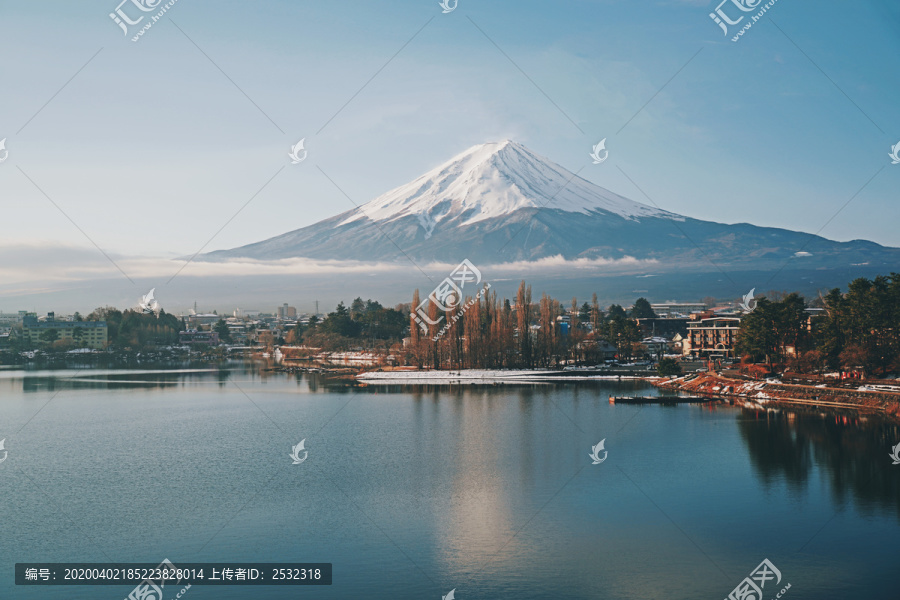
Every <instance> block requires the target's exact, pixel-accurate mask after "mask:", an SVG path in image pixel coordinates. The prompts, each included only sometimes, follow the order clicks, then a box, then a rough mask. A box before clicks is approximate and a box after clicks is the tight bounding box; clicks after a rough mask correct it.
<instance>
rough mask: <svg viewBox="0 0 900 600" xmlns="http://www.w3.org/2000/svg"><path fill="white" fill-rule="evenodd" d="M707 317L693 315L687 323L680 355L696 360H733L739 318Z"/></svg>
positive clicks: (739, 324) (739, 328) (739, 325)
mask: <svg viewBox="0 0 900 600" xmlns="http://www.w3.org/2000/svg"><path fill="white" fill-rule="evenodd" d="M707 315H709V316H706V317H703V316H701V315H695V318H692V319H691V321H690V322H689V323H688V331H687V336H686V337H685V338H684V339H683V340H682V341H681V344H682V346H681V353H682V354H683V355H684V356H688V355H691V356H695V357H697V358H726V357H727V358H734V357H735V350H734V346H735V344H736V343H737V336H738V332H739V331H740V330H741V318H740V317H736V316H728V317H726V316H712V314H711V313H707Z"/></svg>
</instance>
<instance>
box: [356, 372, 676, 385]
mask: <svg viewBox="0 0 900 600" xmlns="http://www.w3.org/2000/svg"><path fill="white" fill-rule="evenodd" d="M658 378H659V377H658V376H656V375H649V374H635V373H630V374H618V373H616V374H611V373H603V372H601V371H597V372H588V371H583V370H581V371H565V370H549V369H531V370H528V369H521V370H500V369H455V370H452V371H435V370H430V371H368V372H363V373H360V374H358V375H357V376H356V379H357V381H359V382H361V383H366V384H378V383H385V384H386V383H390V384H397V383H405V382H411V383H421V382H427V383H434V384H441V383H455V382H459V381H465V382H472V383H477V382H488V383H491V382H500V383H516V382H522V383H528V382H541V383H548V382H560V383H562V382H568V381H628V380H638V379H640V380H648V381H652V380H656V379H658Z"/></svg>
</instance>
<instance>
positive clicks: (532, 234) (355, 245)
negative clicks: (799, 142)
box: [197, 140, 900, 285]
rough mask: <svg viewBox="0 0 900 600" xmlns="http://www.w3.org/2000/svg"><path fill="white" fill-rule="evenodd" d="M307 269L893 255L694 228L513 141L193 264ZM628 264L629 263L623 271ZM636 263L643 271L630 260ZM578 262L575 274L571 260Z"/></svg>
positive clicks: (782, 234)
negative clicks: (291, 261)
mask: <svg viewBox="0 0 900 600" xmlns="http://www.w3.org/2000/svg"><path fill="white" fill-rule="evenodd" d="M294 257H306V258H311V259H319V260H325V259H331V260H354V261H371V262H378V261H390V262H394V261H399V260H406V258H407V257H408V258H411V259H412V260H414V261H416V262H417V263H419V262H420V261H421V263H428V262H432V261H433V262H444V263H458V262H460V261H461V260H462V259H463V258H468V259H470V260H472V261H473V262H475V263H476V264H499V263H508V262H518V261H538V260H540V259H550V258H554V257H556V258H557V259H559V258H560V257H561V258H562V259H565V260H566V261H579V260H580V261H581V262H582V263H583V262H584V261H585V260H588V261H590V260H596V261H601V262H603V261H609V262H608V263H607V264H617V263H619V264H622V265H626V264H632V265H635V264H638V265H642V266H639V267H636V268H635V270H637V269H641V270H643V271H646V270H647V267H646V264H648V263H647V262H641V261H650V263H649V264H652V265H653V266H652V270H653V271H659V272H670V273H672V272H676V271H678V272H683V271H684V270H686V269H687V270H692V271H697V272H707V273H713V272H721V271H722V270H723V269H729V270H731V269H734V270H737V271H754V272H757V273H758V272H765V271H769V272H774V271H775V270H779V271H780V270H781V269H783V268H785V266H786V265H790V268H791V269H802V270H804V271H806V272H810V271H821V270H837V271H840V272H841V275H840V279H839V281H837V282H836V283H835V285H844V284H846V282H847V280H846V279H845V278H844V274H845V273H846V271H847V270H848V269H849V268H850V267H851V266H854V265H857V266H858V265H867V267H868V269H869V270H871V269H874V270H880V271H881V272H889V271H891V270H898V266H900V249H897V248H888V247H884V246H880V245H878V244H876V243H873V242H868V241H863V240H854V241H850V242H836V241H832V240H828V239H826V238H823V237H820V236H816V235H811V234H808V233H801V232H795V231H790V230H786V229H778V228H772V227H758V226H755V225H750V224H747V223H739V224H733V225H726V224H721V223H715V222H712V221H704V220H699V219H694V218H690V217H686V216H682V215H678V214H675V213H671V212H667V211H665V210H661V209H659V208H656V207H653V206H649V205H646V204H641V203H639V202H635V201H633V200H629V199H628V198H625V197H623V196H620V195H618V194H615V193H613V192H610V191H609V190H606V189H604V188H602V187H600V186H597V185H595V184H593V183H591V182H589V181H587V180H585V179H582V178H581V177H578V176H577V175H575V174H573V173H571V172H570V171H568V170H566V169H565V168H563V167H561V166H560V165H558V164H556V163H554V162H552V161H550V160H549V159H546V158H544V157H542V156H539V155H537V154H535V153H534V152H532V151H531V150H529V149H528V148H526V147H524V146H523V145H521V144H518V143H516V142H512V141H509V140H507V141H503V142H496V143H487V144H481V145H478V146H474V147H472V148H469V149H468V150H466V151H465V152H462V153H461V154H459V155H457V156H455V157H454V158H452V159H451V160H449V161H447V162H446V163H444V164H442V165H440V166H439V167H437V168H435V169H433V170H431V171H429V172H427V173H425V174H424V175H422V176H420V177H418V178H417V179H415V180H413V181H411V182H410V183H407V184H406V185H403V186H400V187H398V188H396V189H394V190H391V191H389V192H387V193H386V194H383V195H382V196H379V197H378V198H375V199H374V200H372V201H370V202H368V203H366V204H364V205H362V206H360V207H359V208H356V209H353V210H350V211H347V212H345V213H342V214H339V215H337V216H335V217H332V218H330V219H326V220H324V221H320V222H319V223H316V224H314V225H310V226H308V227H303V228H301V229H297V230H294V231H291V232H288V233H285V234H283V235H279V236H277V237H273V238H270V239H268V240H264V241H261V242H257V243H254V244H249V245H247V246H242V247H239V248H234V249H231V250H220V251H216V252H210V253H207V254H204V255H201V256H199V257H198V258H197V259H198V260H204V261H224V260H229V259H234V258H251V259H257V260H276V259H284V258H294ZM629 261H631V262H630V263H629ZM635 261H639V262H635ZM575 264H578V263H577V262H576V263H575Z"/></svg>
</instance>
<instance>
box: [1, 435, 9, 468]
mask: <svg viewBox="0 0 900 600" xmlns="http://www.w3.org/2000/svg"><path fill="white" fill-rule="evenodd" d="M5 443H6V438H3V439H2V440H0V450H2V451H3V458H0V463H2V462H3V461H4V460H6V457H7V456H9V452H7V451H6V448H4V447H3V444H5Z"/></svg>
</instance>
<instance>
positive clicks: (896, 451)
mask: <svg viewBox="0 0 900 600" xmlns="http://www.w3.org/2000/svg"><path fill="white" fill-rule="evenodd" d="M0 448H3V442H0ZM888 456H890V457H891V458H892V459H893V460H894V462H893V464H895V465H900V444H897V445H896V446H894V447H893V448H891V454H889V455H888Z"/></svg>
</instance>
